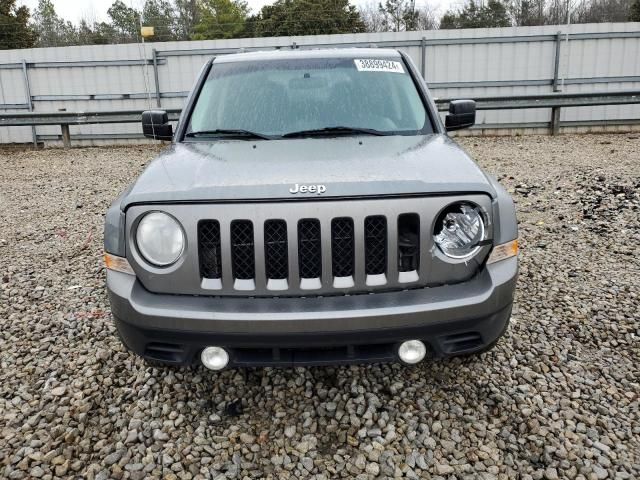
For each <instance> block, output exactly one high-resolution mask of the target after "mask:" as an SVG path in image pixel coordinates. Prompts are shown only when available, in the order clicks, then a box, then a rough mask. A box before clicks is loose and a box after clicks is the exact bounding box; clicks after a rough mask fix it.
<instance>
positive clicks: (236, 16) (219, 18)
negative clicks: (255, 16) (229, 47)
mask: <svg viewBox="0 0 640 480" xmlns="http://www.w3.org/2000/svg"><path fill="white" fill-rule="evenodd" d="M248 13H249V7H248V5H247V3H246V2H244V1H242V0H200V2H199V3H198V14H197V15H198V19H199V20H198V23H197V24H196V25H195V27H194V29H193V34H192V35H191V39H192V40H212V39H216V38H237V37H239V36H242V32H243V31H244V27H245V21H246V19H247V14H248Z"/></svg>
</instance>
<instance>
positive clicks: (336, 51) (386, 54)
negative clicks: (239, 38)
mask: <svg viewBox="0 0 640 480" xmlns="http://www.w3.org/2000/svg"><path fill="white" fill-rule="evenodd" d="M399 57H400V52H398V51H397V50H394V49H391V48H318V49H295V50H291V49H288V48H287V49H284V50H261V51H254V52H246V53H232V54H229V55H221V56H219V57H216V58H215V60H214V63H230V62H247V61H261V60H295V59H306V58H399Z"/></svg>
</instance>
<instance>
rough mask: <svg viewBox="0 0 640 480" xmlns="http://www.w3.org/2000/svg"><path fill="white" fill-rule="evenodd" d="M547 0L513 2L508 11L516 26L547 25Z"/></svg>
mask: <svg viewBox="0 0 640 480" xmlns="http://www.w3.org/2000/svg"><path fill="white" fill-rule="evenodd" d="M544 9H545V0H511V2H509V3H508V4H507V11H508V12H509V15H510V16H511V22H512V23H513V25H515V26H523V27H528V26H533V25H544V24H545V12H544Z"/></svg>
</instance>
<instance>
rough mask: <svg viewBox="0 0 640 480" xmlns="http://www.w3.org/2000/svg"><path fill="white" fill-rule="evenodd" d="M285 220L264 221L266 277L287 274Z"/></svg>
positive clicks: (277, 277)
mask: <svg viewBox="0 0 640 480" xmlns="http://www.w3.org/2000/svg"><path fill="white" fill-rule="evenodd" d="M287 246H288V244H287V222H285V221H284V220H267V221H266V222H265V223H264V256H265V270H266V274H267V278H272V279H274V280H275V279H277V280H280V279H283V278H287V276H288V274H289V259H288V255H289V251H288V248H287Z"/></svg>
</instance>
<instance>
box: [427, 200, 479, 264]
mask: <svg viewBox="0 0 640 480" xmlns="http://www.w3.org/2000/svg"><path fill="white" fill-rule="evenodd" d="M433 239H434V240H435V242H436V245H438V248H440V250H441V251H442V253H444V254H445V255H446V256H448V257H451V258H456V259H459V258H466V257H470V256H472V255H474V254H475V253H476V252H477V251H478V249H479V248H480V242H482V241H483V240H484V239H485V224H484V218H483V216H482V212H481V210H480V207H478V206H477V205H473V204H471V203H468V202H459V203H454V204H452V205H450V206H448V207H447V208H446V209H445V210H444V211H443V212H442V213H441V214H440V217H438V220H437V222H436V225H435V229H434V232H433Z"/></svg>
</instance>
